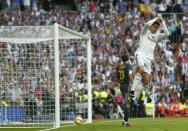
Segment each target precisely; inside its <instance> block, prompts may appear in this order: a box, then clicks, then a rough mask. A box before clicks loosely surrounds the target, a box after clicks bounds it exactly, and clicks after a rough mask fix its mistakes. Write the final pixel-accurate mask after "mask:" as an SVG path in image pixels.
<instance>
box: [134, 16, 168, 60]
mask: <svg viewBox="0 0 188 131" xmlns="http://www.w3.org/2000/svg"><path fill="white" fill-rule="evenodd" d="M156 20H157V18H155V19H153V20H151V21H148V22H147V23H146V24H145V26H144V27H143V29H142V31H141V34H140V40H139V47H138V49H137V51H136V52H135V54H136V55H139V56H142V57H145V58H147V59H149V60H153V57H154V50H155V46H156V44H157V42H159V41H160V40H162V39H164V38H165V37H166V36H168V35H169V32H168V29H167V27H166V25H165V22H164V21H163V22H162V24H161V25H162V26H160V27H161V28H162V29H163V30H164V33H160V31H159V30H157V32H156V33H154V34H153V33H151V32H150V30H149V27H150V26H151V25H152V24H153V22H155V21H156Z"/></svg>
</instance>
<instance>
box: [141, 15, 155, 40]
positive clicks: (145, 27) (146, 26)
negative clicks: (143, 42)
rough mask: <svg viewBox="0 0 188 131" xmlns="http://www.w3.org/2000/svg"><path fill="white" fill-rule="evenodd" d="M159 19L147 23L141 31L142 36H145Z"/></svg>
mask: <svg viewBox="0 0 188 131" xmlns="http://www.w3.org/2000/svg"><path fill="white" fill-rule="evenodd" d="M157 19H158V18H157V17H156V18H154V19H152V20H150V21H148V22H146V23H145V25H144V27H143V28H142V31H141V36H142V35H144V34H145V33H146V31H147V30H148V29H149V27H150V26H151V25H152V24H153V23H154V22H155V21H156V20H157Z"/></svg>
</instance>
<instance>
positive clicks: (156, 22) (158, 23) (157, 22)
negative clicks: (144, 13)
mask: <svg viewBox="0 0 188 131" xmlns="http://www.w3.org/2000/svg"><path fill="white" fill-rule="evenodd" d="M155 24H157V25H158V26H160V22H159V21H155V22H153V24H152V25H151V26H153V25H155Z"/></svg>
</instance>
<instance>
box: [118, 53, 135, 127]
mask: <svg viewBox="0 0 188 131" xmlns="http://www.w3.org/2000/svg"><path fill="white" fill-rule="evenodd" d="M117 78H118V81H119V83H120V90H121V93H122V95H123V97H124V106H123V108H124V109H123V110H124V118H123V119H124V120H123V122H122V126H127V127H129V126H131V125H130V123H129V122H128V115H129V109H130V104H129V102H128V96H129V92H130V89H131V87H130V81H131V79H132V67H131V65H130V64H129V58H128V56H127V55H123V56H122V63H121V65H120V67H118V69H117Z"/></svg>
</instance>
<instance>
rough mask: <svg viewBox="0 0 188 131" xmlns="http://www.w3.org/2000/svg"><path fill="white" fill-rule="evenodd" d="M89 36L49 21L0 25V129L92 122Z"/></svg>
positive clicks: (47, 126)
mask: <svg viewBox="0 0 188 131" xmlns="http://www.w3.org/2000/svg"><path fill="white" fill-rule="evenodd" d="M91 53H92V49H91V38H90V36H87V35H84V34H82V33H79V32H76V31H73V30H71V29H68V28H66V27H63V26H62V25H58V24H57V23H55V24H54V25H52V26H0V128H7V127H8V128H12V127H14V128H15V127H16V128H25V127H26V128H59V127H60V124H61V121H73V120H74V118H75V116H77V115H82V117H83V118H84V119H85V120H86V121H87V122H88V123H91V122H92V102H91V101H92V89H91Z"/></svg>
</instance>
